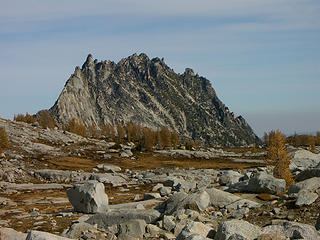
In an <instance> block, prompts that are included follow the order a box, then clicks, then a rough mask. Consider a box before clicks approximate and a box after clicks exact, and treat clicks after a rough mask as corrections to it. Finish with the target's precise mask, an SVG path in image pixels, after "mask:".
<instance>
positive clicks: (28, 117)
mask: <svg viewBox="0 0 320 240" xmlns="http://www.w3.org/2000/svg"><path fill="white" fill-rule="evenodd" d="M13 120H14V121H17V122H25V123H34V122H36V121H37V119H36V118H35V117H33V116H32V115H30V114H29V113H26V115H24V114H22V113H19V114H17V115H14V117H13Z"/></svg>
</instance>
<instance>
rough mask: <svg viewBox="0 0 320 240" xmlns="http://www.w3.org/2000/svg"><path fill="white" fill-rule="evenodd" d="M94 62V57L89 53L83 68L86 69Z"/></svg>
mask: <svg viewBox="0 0 320 240" xmlns="http://www.w3.org/2000/svg"><path fill="white" fill-rule="evenodd" d="M93 64H94V62H93V57H92V55H91V54H89V55H88V56H87V59H86V61H85V62H84V64H83V65H82V69H84V68H86V67H90V66H92V65H93Z"/></svg>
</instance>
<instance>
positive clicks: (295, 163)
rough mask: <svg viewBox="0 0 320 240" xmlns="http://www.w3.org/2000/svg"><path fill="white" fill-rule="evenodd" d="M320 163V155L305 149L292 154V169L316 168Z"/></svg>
mask: <svg viewBox="0 0 320 240" xmlns="http://www.w3.org/2000/svg"><path fill="white" fill-rule="evenodd" d="M319 163H320V154H315V153H312V152H309V151H307V150H304V149H299V150H297V151H294V152H292V153H291V164H290V166H289V167H290V169H291V170H295V169H300V170H303V169H306V168H314V167H316V166H317V165H318V164H319Z"/></svg>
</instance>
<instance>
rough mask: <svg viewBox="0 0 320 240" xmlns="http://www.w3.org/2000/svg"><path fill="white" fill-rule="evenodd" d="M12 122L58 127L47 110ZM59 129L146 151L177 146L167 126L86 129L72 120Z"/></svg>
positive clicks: (193, 144) (79, 122) (18, 117)
mask: <svg viewBox="0 0 320 240" xmlns="http://www.w3.org/2000/svg"><path fill="white" fill-rule="evenodd" d="M14 120H15V121H20V122H26V123H29V124H32V123H35V122H38V123H39V125H40V126H41V127H43V128H50V129H53V128H55V127H58V125H57V123H56V121H55V119H54V118H53V117H52V115H51V114H50V112H49V111H47V110H43V111H40V112H39V113H38V114H37V115H36V116H32V115H30V114H29V113H26V114H21V113H20V114H17V115H15V116H14ZM60 128H61V129H63V130H65V131H68V132H72V133H75V134H78V135H80V136H83V137H91V138H96V139H100V138H105V139H108V140H110V141H114V142H116V143H117V144H121V143H125V142H134V143H135V144H136V145H137V146H138V147H140V148H144V149H146V150H152V149H153V148H154V147H157V148H160V149H163V148H166V147H170V148H171V147H172V148H174V149H176V148H178V145H179V135H178V133H177V132H176V131H170V129H169V128H168V127H167V126H162V127H161V128H159V129H157V130H154V129H152V128H148V127H143V126H142V125H140V124H138V123H135V122H131V121H129V122H127V123H124V124H121V123H118V124H116V125H112V124H101V125H100V126H97V125H95V124H91V125H90V126H89V127H88V128H86V127H85V125H84V124H83V123H82V122H81V121H80V120H78V119H76V118H72V119H70V120H69V121H68V123H66V124H64V125H62V126H60ZM186 145H187V146H189V147H190V148H192V147H194V146H195V145H196V143H195V142H193V141H191V140H190V141H187V142H186Z"/></svg>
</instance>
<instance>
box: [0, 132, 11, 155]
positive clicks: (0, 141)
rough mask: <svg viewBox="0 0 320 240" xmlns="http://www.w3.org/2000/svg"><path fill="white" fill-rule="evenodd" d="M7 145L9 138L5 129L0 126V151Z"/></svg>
mask: <svg viewBox="0 0 320 240" xmlns="http://www.w3.org/2000/svg"><path fill="white" fill-rule="evenodd" d="M8 147H9V140H8V135H7V132H6V129H5V128H3V127H0V153H2V149H5V148H8Z"/></svg>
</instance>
